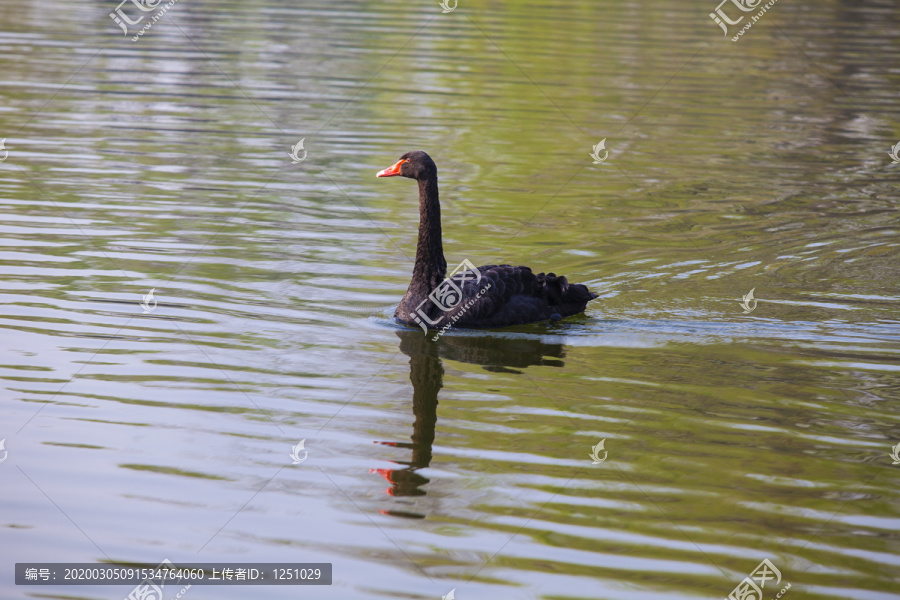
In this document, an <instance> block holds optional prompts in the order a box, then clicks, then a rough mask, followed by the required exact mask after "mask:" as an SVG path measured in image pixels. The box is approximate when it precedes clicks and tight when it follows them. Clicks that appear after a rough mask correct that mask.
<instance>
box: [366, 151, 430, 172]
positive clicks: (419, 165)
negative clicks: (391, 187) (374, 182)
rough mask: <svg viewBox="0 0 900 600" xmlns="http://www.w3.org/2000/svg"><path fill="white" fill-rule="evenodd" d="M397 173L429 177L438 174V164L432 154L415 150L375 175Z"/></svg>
mask: <svg viewBox="0 0 900 600" xmlns="http://www.w3.org/2000/svg"><path fill="white" fill-rule="evenodd" d="M395 175H402V176H403V177H409V178H410V179H428V178H430V177H436V176H437V165H435V164H434V161H433V160H431V157H430V156H428V155H427V154H425V153H424V152H422V151H421V150H413V151H412V152H407V153H406V154H404V155H403V156H401V157H400V160H398V161H397V162H396V163H394V164H393V165H391V166H390V167H388V168H387V169H383V170H381V171H378V173H376V174H375V177H394V176H395Z"/></svg>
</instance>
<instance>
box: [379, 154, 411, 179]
mask: <svg viewBox="0 0 900 600" xmlns="http://www.w3.org/2000/svg"><path fill="white" fill-rule="evenodd" d="M407 161H409V159H408V158H401V159H400V160H398V161H397V162H395V163H394V164H393V165H391V166H390V167H388V168H387V169H382V170H381V171H378V172H377V173H375V177H394V176H396V175H399V174H400V165H402V164H403V163H405V162H407Z"/></svg>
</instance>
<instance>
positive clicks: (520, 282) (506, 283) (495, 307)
mask: <svg viewBox="0 0 900 600" xmlns="http://www.w3.org/2000/svg"><path fill="white" fill-rule="evenodd" d="M478 271H479V273H480V274H481V280H480V281H477V277H475V274H474V273H473V272H472V271H466V272H465V273H460V274H457V275H455V276H454V277H453V280H454V281H457V282H459V281H465V283H464V284H463V286H462V291H463V294H462V295H463V300H462V302H460V304H459V306H458V307H456V308H455V309H454V310H453V311H452V313H451V315H450V318H451V320H452V319H453V317H456V318H457V320H456V321H455V323H457V324H458V325H459V326H461V327H494V326H496V325H497V324H498V323H506V324H509V322H510V319H512V320H513V322H515V321H519V322H526V321H527V320H529V319H531V318H533V317H534V315H535V312H536V311H537V310H538V305H539V304H541V302H540V301H539V298H540V296H541V295H542V294H541V289H540V288H541V285H540V283H539V281H538V278H537V277H536V276H535V275H534V273H532V271H531V269H529V268H528V267H514V266H511V265H485V266H483V267H478ZM520 319H521V320H520Z"/></svg>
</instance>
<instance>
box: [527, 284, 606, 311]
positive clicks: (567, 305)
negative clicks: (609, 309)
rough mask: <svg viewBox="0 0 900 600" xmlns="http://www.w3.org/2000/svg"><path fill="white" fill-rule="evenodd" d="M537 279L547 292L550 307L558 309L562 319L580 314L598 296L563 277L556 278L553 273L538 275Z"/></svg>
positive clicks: (581, 285) (585, 287)
mask: <svg viewBox="0 0 900 600" xmlns="http://www.w3.org/2000/svg"><path fill="white" fill-rule="evenodd" d="M537 277H538V281H540V282H541V283H542V284H543V287H544V290H546V292H547V299H548V300H549V301H550V306H556V307H559V314H560V316H563V317H567V316H569V315H575V314H578V313H580V312H582V311H583V310H584V309H585V307H587V303H588V302H590V301H591V300H593V299H594V298H596V297H597V296H598V294H596V293H594V292H592V291H590V290H589V289H587V286H586V285H583V284H581V283H569V280H568V279H566V278H565V276H563V275H561V276H559V277H557V276H556V274H554V273H547V274H546V275H545V274H544V273H538V276H537Z"/></svg>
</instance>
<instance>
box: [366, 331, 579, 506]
mask: <svg viewBox="0 0 900 600" xmlns="http://www.w3.org/2000/svg"><path fill="white" fill-rule="evenodd" d="M397 336H398V337H399V338H400V351H401V352H403V354H405V355H407V356H408V357H409V380H410V381H411V382H412V386H413V398H412V409H413V416H414V417H415V421H414V422H413V432H412V436H410V438H411V441H410V442H376V443H379V444H382V445H385V446H393V447H396V448H407V449H409V450H410V452H411V454H412V455H411V457H410V460H409V461H392V462H394V463H396V464H397V465H401V466H400V467H398V468H396V469H372V470H371V471H370V472H371V473H378V474H379V475H381V476H382V477H384V478H385V479H386V480H387V481H388V482H390V484H391V486H390V487H389V488H388V489H387V490H386V492H387V493H388V494H390V495H391V496H424V495H425V493H426V491H425V490H424V489H423V487H424V486H425V484H427V483H428V482H429V479H428V478H427V477H425V476H423V475H420V474H419V473H418V471H419V469H423V468H427V467H428V466H429V464H430V463H431V456H432V454H431V447H432V444H433V443H434V430H435V426H436V424H437V407H438V392H439V391H440V389H441V388H442V387H443V386H444V366H443V360H444V359H446V360H455V361H459V362H464V363H470V364H475V365H481V366H482V367H484V369H485V370H487V371H493V372H505V373H520V372H521V371H519V369H525V368H527V367H530V366H532V365H545V366H554V367H561V366H563V364H564V363H563V361H562V359H563V357H564V356H565V354H564V351H563V345H562V344H546V343H544V342H542V341H541V340H540V339H539V338H535V337H528V338H526V337H497V336H492V335H485V334H484V333H474V332H473V333H472V334H471V335H452V336H446V335H445V336H443V337H441V338H440V339H439V340H438V341H437V342H433V341H431V336H430V335H428V336H426V335H425V334H424V333H423V332H422V331H419V330H415V331H413V330H409V331H400V332H397ZM381 512H382V513H384V514H389V515H394V516H402V517H410V518H424V515H419V514H414V513H409V512H402V511H390V510H383V511H381Z"/></svg>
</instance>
